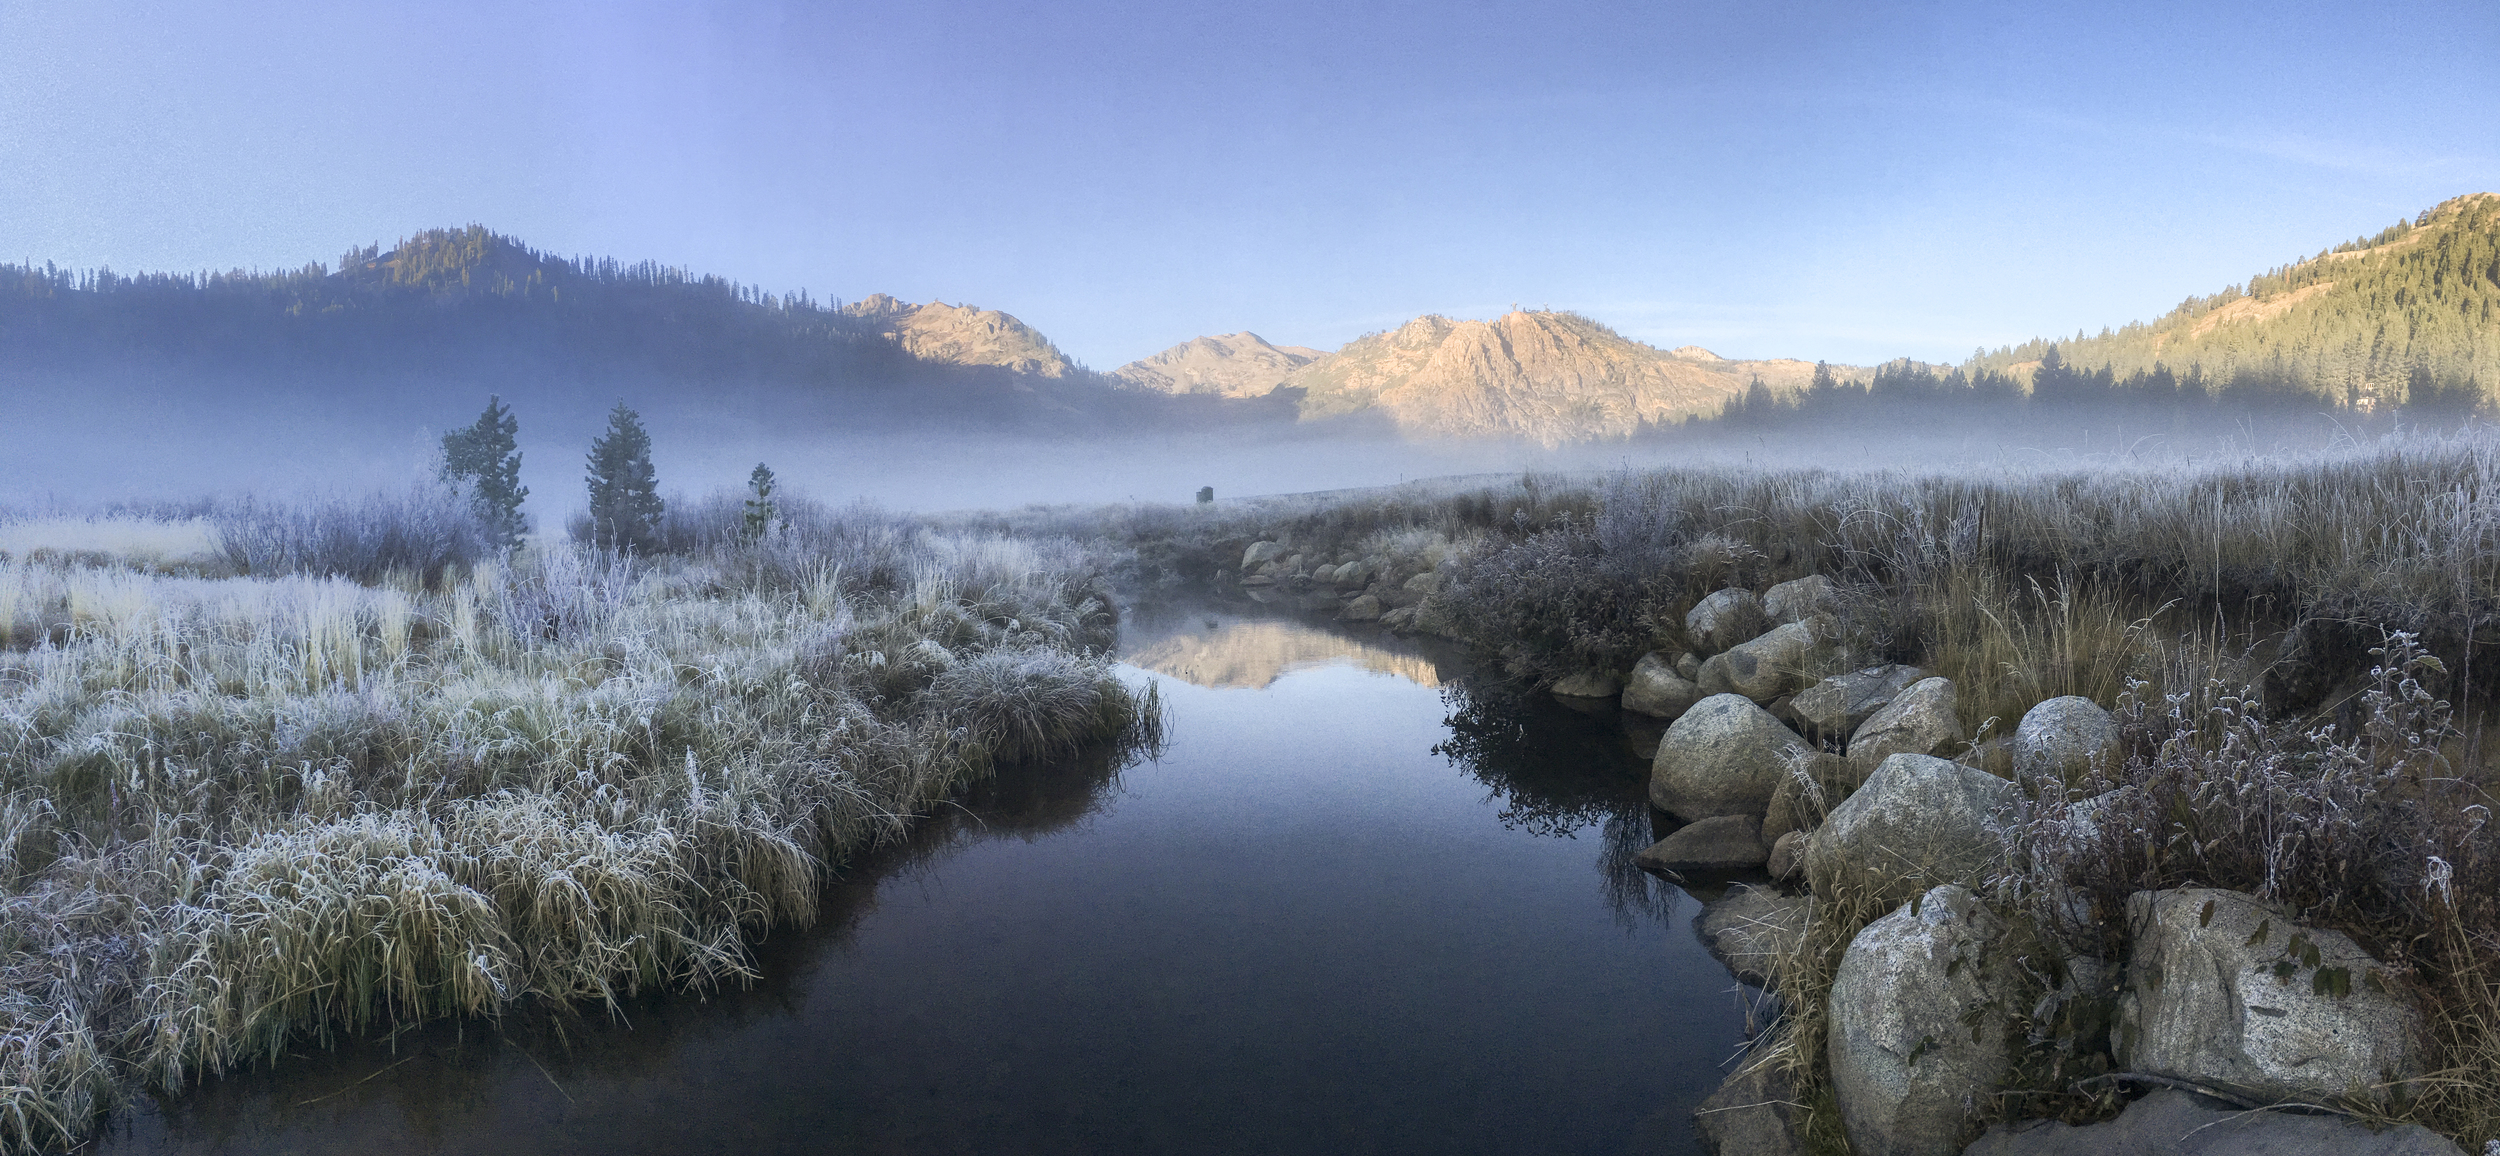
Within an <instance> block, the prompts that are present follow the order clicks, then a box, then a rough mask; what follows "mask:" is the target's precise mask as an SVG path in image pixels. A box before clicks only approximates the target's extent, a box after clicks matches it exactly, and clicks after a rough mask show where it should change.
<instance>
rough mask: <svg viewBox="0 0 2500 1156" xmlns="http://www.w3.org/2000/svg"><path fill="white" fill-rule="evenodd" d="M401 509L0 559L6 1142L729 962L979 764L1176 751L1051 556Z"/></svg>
mask: <svg viewBox="0 0 2500 1156" xmlns="http://www.w3.org/2000/svg"><path fill="white" fill-rule="evenodd" d="M793 506H794V508H797V509H798V510H799V513H800V515H801V516H802V517H813V516H815V515H814V514H813V513H812V512H811V508H809V507H805V506H804V505H801V504H799V503H795V502H794V503H793ZM411 509H413V510H414V512H413V513H410V514H409V516H408V517H407V518H405V519H402V520H401V521H400V522H398V523H394V524H393V525H392V526H386V527H384V528H383V529H382V530H378V531H375V532H373V533H366V532H365V530H364V529H359V528H358V527H357V526H355V525H348V524H344V523H343V522H341V519H344V518H345V517H346V514H345V513H341V512H340V511H328V512H324V511H322V510H313V511H312V512H310V513H306V512H304V511H295V512H289V513H285V514H284V516H277V515H270V516H267V517H261V514H253V515H252V516H253V517H256V518H261V520H260V521H258V522H250V521H249V519H246V522H247V523H248V524H245V525H244V526H243V530H242V532H239V533H238V534H237V538H236V539H235V540H236V541H238V542H239V543H240V544H239V545H237V546H235V549H237V550H240V551H242V553H240V554H239V555H237V556H236V557H237V563H236V565H237V569H238V570H241V571H245V572H244V573H241V574H238V575H236V576H231V577H209V576H205V575H202V574H182V573H172V574H168V573H158V572H151V571H146V570H141V569H138V568H134V567H129V566H124V565H120V564H118V563H115V562H112V561H111V560H96V559H62V558H49V557H45V558H35V559H32V560H26V561H11V562H8V563H5V564H0V589H4V590H5V591H6V594H5V595H4V596H0V597H5V601H0V608H5V610H6V618H5V629H6V631H7V633H6V635H5V641H4V642H0V908H5V918H4V919H0V1089H4V1090H0V1146H7V1147H10V1148H31V1147H39V1146H42V1145H46V1144H59V1143H64V1142H70V1141H72V1140H74V1138H75V1137H77V1136H78V1135H80V1134H82V1133H83V1132H84V1131H85V1130H86V1129H87V1128H89V1127H90V1126H91V1125H92V1123H93V1120H94V1118H95V1114H96V1113H97V1112H98V1111H101V1110H102V1109H103V1108H104V1107H105V1106H107V1105H109V1104H110V1103H112V1102H114V1101H115V1100H116V1099H117V1098H118V1097H120V1096H121V1095H122V1094H124V1092H125V1091H126V1090H127V1085H128V1084H129V1083H130V1082H132V1081H139V1082H143V1083H149V1084H154V1085H158V1086H164V1087H174V1086H179V1085H180V1083H182V1082H183V1081H186V1080H189V1079H192V1078H195V1077H197V1076H199V1075H200V1074H202V1073H212V1072H218V1071H223V1070H227V1069H230V1068H233V1067H235V1066H237V1065H240V1064H245V1063H250V1062H255V1061H257V1060H262V1059H273V1058H275V1057H277V1056H280V1055H282V1054H284V1053H285V1052H286V1051H287V1050H288V1049H289V1048H291V1047H293V1046H295V1045H296V1043H297V1042H299V1041H303V1040H314V1041H322V1040H329V1039H336V1038H339V1037H341V1036H345V1035H352V1034H356V1033H361V1032H367V1031H374V1030H378V1029H382V1028H387V1027H390V1026H393V1025H398V1024H404V1023H410V1022H415V1021H418V1020H423V1019H428V1018H433V1017H438V1016H446V1015H474V1014H492V1013H495V1012H497V1011H498V1010H500V1009H503V1008H505V1007H508V1006H510V1005H511V1004H512V1003H513V1001H516V1000H523V999H544V1000H558V1001H588V1002H590V1003H593V1004H598V1005H602V1006H607V1007H611V1008H613V1007H614V1006H616V1004H617V1003H618V1002H619V1001H621V1000H623V999H626V998H628V997H630V996H632V995H634V994H635V993H640V992H649V991H654V990H674V989H682V988H701V987H705V986H708V985H713V984H718V983H722V982H732V981H737V980H740V979H742V978H744V977H746V976H748V975H750V974H751V971H752V965H751V962H750V959H749V955H748V944H749V943H750V942H751V941H752V940H753V939H754V938H755V937H756V936H759V935H762V934H765V933H766V932H768V931H769V930H770V929H772V928H774V927H776V926H785V925H793V924H801V923H805V922H806V921H808V920H810V919H812V918H813V917H814V916H815V913H816V904H817V897H818V892H819V888H820V887H821V886H822V884H823V882H824V880H825V877H826V874H827V872H828V871H831V870H835V869H838V868H839V866H840V865H841V864H842V863H843V862H845V861H846V860H847V859H848V858H849V857H851V856H852V855H854V854H856V853H858V852H860V851H861V850H863V849H865V848H868V847H872V846H875V845H878V844H880V843H883V842H888V841H891V840H894V839H897V838H899V837H900V836H901V835H902V834H903V833H904V832H905V831H906V830H907V829H908V827H909V825H910V823H911V822H912V821H913V820H914V817H915V816H918V815H921V814H923V813H925V812H927V811H928V810H929V809H930V808H932V807H934V806H935V805H937V804H938V803H939V802H940V801H941V800H943V799H944V798H946V797H947V796H948V795H949V794H950V793H952V792H954V791H956V790H959V789H961V788H962V787H964V786H965V785H966V784H967V783H969V782H972V781H974V780H976V779H978V778H980V777H981V776H984V775H987V774H989V773H990V772H991V771H992V769H993V768H994V767H996V766H997V765H998V764H999V763H1001V762H1013V761H1022V760H1033V759H1046V758H1062V757H1066V756H1070V755H1074V754H1077V753H1079V752H1082V753H1083V755H1084V756H1085V757H1086V758H1087V759H1104V760H1107V761H1109V762H1110V763H1112V764H1113V765H1116V764H1117V762H1118V761H1119V760H1120V759H1121V758H1122V757H1125V756H1127V755H1129V754H1132V753H1133V752H1135V751H1137V750H1141V749H1148V748H1151V747H1152V746H1153V745H1154V744H1155V743H1156V742H1158V741H1160V738H1161V735H1162V722H1161V716H1160V703H1159V701H1158V700H1157V699H1156V698H1155V696H1154V695H1153V694H1152V692H1151V691H1142V690H1137V689H1132V688H1131V687H1129V686H1128V685H1127V684H1125V683H1123V682H1121V681H1120V680H1119V679H1118V678H1117V677H1115V676H1114V675H1113V673H1112V670H1111V667H1110V665H1109V664H1108V662H1107V661H1106V660H1105V659H1103V657H1102V650H1103V647H1105V646H1107V644H1108V643H1109V641H1110V638H1111V631H1112V627H1113V626H1114V625H1116V622H1117V615H1116V612H1115V611H1113V610H1112V602H1111V599H1110V596H1109V594H1108V592H1107V589H1106V587H1105V584H1104V580H1103V576H1102V571H1101V569H1100V567H1099V566H1098V565H1097V564H1096V562H1095V559H1094V556H1093V555H1091V554H1088V553H1087V552H1086V551H1085V550H1084V549H1083V548H1082V547H1079V546H1078V545H1076V544H1075V543H1073V542H1068V541H1065V540H1055V541H1043V542H1038V543H1037V542H1025V541H1017V540H1010V539H1008V538H1005V537H1002V536H1000V535H997V534H994V533H980V532H960V531H959V532H945V533H941V532H935V531H932V530H930V529H928V528H927V527H924V526H921V525H918V524H915V523H910V522H906V521H903V520H901V519H894V518H889V517H886V516H883V515H875V516H873V517H870V518H869V519H868V520H867V522H866V524H864V525H860V526H845V525H843V524H842V523H841V519H840V517H839V516H838V515H832V514H827V515H824V517H823V520H822V521H820V522H810V523H804V524H802V528H803V529H805V530H806V532H807V533H809V534H812V535H814V536H813V537H798V536H795V535H794V536H792V537H790V538H786V539H783V540H779V541H773V540H767V541H764V542H755V541H753V540H748V541H746V542H744V543H743V544H741V543H733V542H726V541H724V542H719V543H714V544H712V545H709V546H704V547H702V548H700V549H698V550H697V551H696V552H695V553H693V554H692V555H690V556H659V557H639V558H627V557H622V556H617V555H612V554H604V553H600V552H596V551H591V550H587V549H577V548H573V547H570V546H561V545H559V546H553V547H547V546H532V547H530V548H528V549H525V550H523V551H521V552H519V553H518V554H517V556H514V557H511V558H503V557H500V556H497V555H494V554H490V553H477V554H468V553H464V552H462V551H464V550H465V549H466V548H465V547H458V541H457V539H456V538H436V539H428V538H425V537H424V536H423V535H421V534H415V533H413V532H409V533H403V532H402V531H410V530H411V527H415V528H419V529H421V528H423V527H424V526H426V525H433V524H434V523H432V522H428V521H427V520H426V519H427V518H430V517H432V516H433V513H436V512H439V511H431V508H430V507H424V506H422V505H419V506H416V507H411ZM348 512H349V513H352V512H353V511H348ZM403 512H405V511H403ZM262 513H266V511H262ZM366 513H368V514H369V513H370V511H369V510H368V511H366ZM333 514H336V515H338V516H337V517H336V518H333V516H332V515H333ZM359 516H362V515H359ZM325 519H329V520H328V521H325ZM386 520H387V519H386ZM233 524H234V523H231V522H229V523H228V526H229V527H231V526H232V525H233ZM429 542H431V543H432V544H433V547H440V546H443V544H444V543H445V542H450V543H451V545H452V546H453V547H458V548H457V549H434V550H433V552H432V553H427V552H426V551H425V550H423V549H419V547H427V544H428V543H429ZM427 548H428V549H432V547H427ZM767 551H774V552H776V553H773V554H772V556H771V557H770V558H766V559H764V560H763V561H762V562H759V560H758V559H759V556H760V555H762V554H764V553H765V552H767Z"/></svg>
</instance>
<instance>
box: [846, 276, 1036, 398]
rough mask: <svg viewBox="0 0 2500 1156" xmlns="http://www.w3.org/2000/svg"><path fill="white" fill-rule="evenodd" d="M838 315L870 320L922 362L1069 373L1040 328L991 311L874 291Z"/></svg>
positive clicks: (1013, 370)
mask: <svg viewBox="0 0 2500 1156" xmlns="http://www.w3.org/2000/svg"><path fill="white" fill-rule="evenodd" d="M842 312H843V314H844V315H845V316H849V317H855V318H858V319H860V320H862V321H866V322H868V323H869V324H870V325H872V326H873V327H874V328H875V329H876V332H877V333H878V334H879V335H880V336H883V337H885V338H886V339H887V340H890V341H892V342H894V343H895V344H896V345H898V346H900V347H902V349H903V351H904V352H905V353H909V354H911V355H912V356H913V357H916V358H919V359H920V360H922V361H933V362H940V363H943V364H947V365H994V366H997V367H999V368H1001V369H1006V370H1009V371H1011V372H1015V373H1029V374H1033V375H1035V376H1039V377H1049V378H1064V377H1066V376H1068V374H1069V373H1070V371H1071V370H1072V369H1073V367H1072V366H1071V365H1069V364H1068V359H1067V357H1066V356H1065V355H1063V354H1061V353H1060V352H1059V347H1058V346H1056V345H1053V344H1051V343H1050V339H1049V338H1047V337H1044V336H1042V335H1041V332H1040V331H1039V330H1036V329H1034V328H1033V327H1032V326H1030V325H1026V324H1025V323H1024V322H1021V321H1018V320H1016V319H1015V318H1014V317H1012V316H1010V315H1008V314H1005V313H1000V312H998V311H996V310H993V309H979V308H975V307H973V306H970V305H948V304H945V303H944V302H939V301H932V302H930V303H928V304H926V305H906V304H903V303H902V302H900V301H897V300H895V299H894V298H892V297H889V296H886V295H885V294H883V293H875V294H871V295H869V296H867V297H864V298H861V299H860V300H858V301H856V302H853V303H851V304H849V305H846V306H844V307H843V308H842Z"/></svg>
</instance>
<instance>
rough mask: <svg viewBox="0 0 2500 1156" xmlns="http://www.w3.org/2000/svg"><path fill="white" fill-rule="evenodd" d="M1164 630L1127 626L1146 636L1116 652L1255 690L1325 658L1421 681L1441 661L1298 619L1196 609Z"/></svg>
mask: <svg viewBox="0 0 2500 1156" xmlns="http://www.w3.org/2000/svg"><path fill="white" fill-rule="evenodd" d="M1166 630H1168V633H1167V632H1166V631H1155V630H1148V631H1140V630H1135V629H1132V630H1131V632H1130V633H1131V634H1133V635H1135V634H1143V635H1144V637H1139V638H1135V639H1134V640H1133V641H1131V642H1130V643H1129V645H1128V647H1127V652H1126V653H1125V654H1123V655H1122V656H1121V657H1122V658H1124V659H1125V660H1127V661H1128V662H1130V663H1131V664H1134V665H1136V666H1141V667H1144V668H1146V669H1147V670H1151V671H1154V672H1155V673H1157V674H1164V675H1170V676H1171V677H1173V678H1177V679H1179V680H1181V681H1183V682H1187V683H1193V684H1195V685H1198V686H1206V687H1234V688H1247V689H1251V690H1257V689H1260V688H1262V687H1266V686H1268V685H1269V684H1271V683H1273V682H1275V681H1276V680H1277V679H1278V678H1280V677H1282V676H1283V675H1284V673H1285V672H1286V671H1289V670H1299V669H1301V668H1303V667H1310V666H1324V665H1327V664H1329V663H1344V664H1347V665H1351V666H1359V667H1361V668H1363V669H1365V670H1373V671H1378V672H1380V673H1382V674H1394V675H1396V676H1398V677H1399V678H1403V679H1406V680H1407V681H1409V682H1413V683H1418V684H1420V685H1423V686H1439V685H1441V668H1440V665H1439V664H1438V663H1435V662H1434V661H1433V660H1431V659H1429V658H1425V657H1423V656H1421V655H1417V654H1407V653H1400V652H1398V651H1395V650H1391V649H1389V648H1388V647H1385V646H1379V645H1374V644H1372V643H1367V642H1363V641H1361V640H1359V639H1354V638H1348V637H1346V636H1344V635H1341V634H1334V633H1331V632H1329V631H1327V630H1323V629H1321V628H1319V627H1316V626H1306V625H1304V624H1302V623H1299V622H1287V621H1277V620H1273V619H1271V620H1266V621H1244V620H1241V619H1232V618H1227V617H1225V616H1221V615H1214V614H1198V615H1192V616H1189V617H1186V618H1183V619H1180V620H1177V621H1174V622H1172V623H1171V624H1170V625H1169V626H1168V627H1166Z"/></svg>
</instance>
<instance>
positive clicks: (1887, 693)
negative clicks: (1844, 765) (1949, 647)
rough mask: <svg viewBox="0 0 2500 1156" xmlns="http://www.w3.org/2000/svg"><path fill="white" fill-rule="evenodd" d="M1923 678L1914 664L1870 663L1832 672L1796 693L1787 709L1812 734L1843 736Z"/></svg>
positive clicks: (1921, 671)
mask: <svg viewBox="0 0 2500 1156" xmlns="http://www.w3.org/2000/svg"><path fill="white" fill-rule="evenodd" d="M1926 677H1927V672H1926V671H1923V670H1920V669H1919V668H1917V667H1915V666H1900V665H1893V666H1870V667H1868V668H1866V669H1865V670H1858V671H1851V672H1850V673H1848V674H1835V675H1833V676H1831V677H1830V678H1827V679H1824V680H1822V681H1821V682H1818V683H1815V684H1814V685H1813V686H1810V687H1807V688H1806V689H1804V690H1801V691H1798V692H1797V697H1796V698H1794V699H1791V700H1789V704H1788V709H1789V711H1790V712H1791V713H1793V714H1795V715H1796V716H1797V721H1798V722H1799V723H1802V724H1804V725H1805V727H1806V728H1807V729H1808V730H1809V731H1810V732H1812V733H1815V734H1822V735H1830V736H1832V737H1834V738H1845V737H1848V736H1850V735H1854V734H1856V733H1858V728H1859V727H1862V726H1865V725H1866V720H1868V719H1870V718H1873V717H1875V712H1876V711H1879V710H1882V709H1884V708H1885V707H1888V706H1891V705H1892V700H1893V699H1895V698H1897V697H1899V696H1900V694H1901V692H1902V691H1905V690H1908V689H1909V688H1910V686H1911V685H1912V684H1914V683H1916V682H1918V681H1919V680H1921V679H1924V678H1926Z"/></svg>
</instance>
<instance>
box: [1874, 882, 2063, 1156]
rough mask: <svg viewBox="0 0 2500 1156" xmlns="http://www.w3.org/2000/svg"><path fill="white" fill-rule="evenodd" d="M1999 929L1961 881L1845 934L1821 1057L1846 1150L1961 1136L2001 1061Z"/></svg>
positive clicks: (1892, 1148)
mask: <svg viewBox="0 0 2500 1156" xmlns="http://www.w3.org/2000/svg"><path fill="white" fill-rule="evenodd" d="M2004 933H2005V925H2004V923H2003V921H2002V920H2000V919H1998V918H1997V917H1996V915H1995V914H1993V913H1991V912H1990V911H1989V910H1988V909H1987V908H1986V907H1985V906H1984V905H1982V904H1981V903H1980V902H1979V899H1978V897H1977V896H1975V895H1973V894H1972V893H1971V892H1970V890H1969V889H1968V888H1963V887H1938V888H1935V889H1933V890H1930V891H1927V892H1925V893H1923V894H1922V895H1920V896H1919V897H1918V901H1917V902H1914V903H1910V904H1907V905H1905V906H1903V907H1901V908H1900V909H1899V910H1897V911H1894V912H1893V913H1892V914H1890V915H1887V916H1884V917H1883V918H1881V919H1878V920H1876V921H1875V922H1873V923H1870V924H1867V925H1866V929H1865V930H1863V931H1860V932H1859V933H1858V936H1857V938H1856V939H1853V940H1851V941H1850V942H1849V950H1848V951H1847V953H1845V954H1844V955H1842V956H1841V960H1840V968H1839V970H1838V971H1837V972H1835V973H1834V975H1833V977H1832V991H1831V996H1830V1003H1829V1005H1828V1008H1829V1011H1828V1018H1827V1020H1826V1022H1827V1023H1828V1024H1829V1025H1830V1026H1829V1032H1830V1035H1829V1039H1828V1044H1827V1052H1826V1057H1827V1058H1828V1060H1829V1061H1830V1064H1831V1087H1832V1099H1833V1100H1834V1101H1835V1102H1837V1104H1838V1106H1839V1108H1840V1119H1841V1123H1842V1125H1843V1126H1845V1127H1846V1128H1847V1129H1848V1131H1849V1148H1850V1151H1852V1152H1854V1153H1856V1154H1857V1156H1952V1154H1953V1153H1956V1152H1959V1151H1961V1150H1962V1146H1963V1145H1964V1144H1967V1143H1969V1142H1970V1139H1971V1135H1972V1133H1974V1132H1976V1131H1977V1127H1976V1126H1975V1125H1974V1123H1973V1115H1974V1113H1973V1112H1972V1110H1971V1109H1972V1106H1973V1105H1974V1104H1976V1103H1979V1102H1981V1101H1984V1100H1985V1099H1986V1098H1987V1097H1988V1095H1989V1094H1990V1093H1992V1092H1994V1091H1995V1090H1996V1089H1997V1086H1998V1085H1999V1084H2001V1083H2003V1082H2004V1080H2005V1077H2006V1075H2007V1073H2008V1072H2010V1071H2011V1070H2012V1068H2013V1061H2014V1041H2013V1040H2012V1039H2011V1038H2010V1036H2011V1032H2010V1027H2011V1025H2012V1022H2013V1017H2012V1012H2013V1010H2014V1009H2013V1007H2012V1004H2013V1003H2014V1002H2015V1000H2016V998H2017V992H2018V989H2017V987H2016V981H2015V974H2016V973H2015V970H2014V966H2013V961H2012V959H2011V958H2010V953H2008V952H2007V951H2005V950H2004V949H2003V945H2002V943H2001V942H2000V941H2001V940H2002V938H2003V937H2004Z"/></svg>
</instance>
